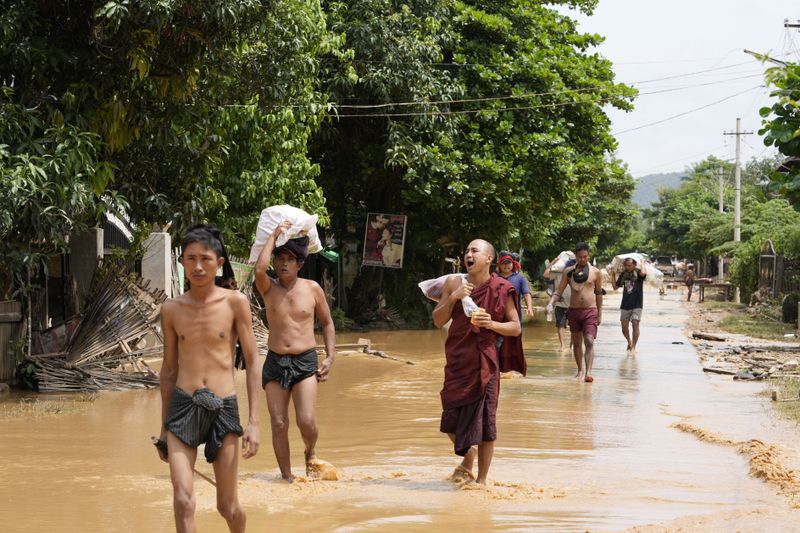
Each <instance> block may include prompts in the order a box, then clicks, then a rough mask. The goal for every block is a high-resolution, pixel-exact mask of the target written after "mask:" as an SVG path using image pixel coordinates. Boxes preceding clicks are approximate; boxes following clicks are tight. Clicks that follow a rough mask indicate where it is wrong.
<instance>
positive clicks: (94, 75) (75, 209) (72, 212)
mask: <svg viewBox="0 0 800 533" xmlns="http://www.w3.org/2000/svg"><path fill="white" fill-rule="evenodd" d="M336 42H337V40H336V39H335V38H333V36H332V35H331V34H330V33H328V32H327V31H326V29H325V17H324V13H323V12H322V9H321V7H320V5H319V4H318V3H315V2H305V1H299V0H294V1H285V2H266V1H260V0H225V1H214V2H211V1H199V2H191V3H189V2H163V1H157V0H143V1H139V2H130V1H127V0H119V1H113V0H112V1H108V2H105V3H102V4H98V3H96V2H90V1H80V0H78V1H73V2H67V3H64V2H39V1H33V0H25V1H20V2H14V3H11V4H10V5H9V6H8V8H7V9H3V10H2V12H0V65H2V67H0V69H2V70H0V85H2V93H0V99H1V100H0V104H2V110H1V111H0V145H1V148H0V158H3V171H2V172H3V177H4V178H5V177H6V176H10V177H12V178H13V180H6V179H3V181H2V187H3V189H2V191H1V192H0V202H3V203H2V205H0V211H2V212H3V213H4V215H3V219H2V224H3V225H2V226H0V235H1V236H2V237H3V238H2V239H0V240H1V241H3V243H4V246H5V249H4V250H3V252H4V254H8V253H11V249H12V248H13V249H15V250H22V249H26V248H30V247H31V243H33V246H34V247H36V246H38V245H44V243H48V246H47V247H45V248H42V251H47V249H51V248H52V246H49V244H50V243H53V244H56V245H57V244H59V243H62V244H63V234H64V233H66V234H68V233H69V231H70V230H71V229H72V228H73V227H75V228H77V227H79V226H81V225H85V224H93V223H95V222H96V221H97V220H98V218H99V216H100V214H102V212H103V211H104V210H105V209H107V208H109V207H115V208H117V209H122V210H125V211H126V212H127V214H128V216H129V217H130V218H131V220H132V221H133V222H134V223H140V224H144V225H150V224H153V223H156V224H159V225H165V224H167V223H172V227H173V232H179V231H180V230H181V229H182V228H183V227H185V226H186V225H188V224H190V223H192V222H196V221H201V220H204V221H208V222H211V223H214V224H217V225H219V226H220V227H222V228H224V229H225V230H226V233H227V235H228V236H229V241H230V242H231V244H232V248H233V251H234V252H239V253H242V252H243V251H244V250H245V249H246V248H247V247H248V246H249V243H250V240H251V237H252V235H253V233H254V228H255V221H256V219H257V216H258V213H259V211H260V210H261V209H262V208H264V207H266V206H268V205H271V204H275V203H282V202H291V203H293V204H295V205H298V206H300V207H303V208H305V209H307V210H309V211H312V212H316V213H318V214H320V215H321V217H322V220H323V222H325V221H327V212H326V211H325V208H324V197H323V193H322V190H321V189H320V188H319V187H318V186H317V185H316V183H315V182H314V178H315V176H316V175H317V174H318V172H319V168H318V166H317V165H316V164H314V163H313V162H312V161H311V160H309V158H308V157H307V154H306V152H307V149H306V144H307V139H308V137H309V136H310V134H311V133H312V131H313V130H314V129H315V128H316V127H317V125H318V123H319V121H320V119H321V117H322V116H323V114H324V110H325V97H324V95H322V94H321V93H320V92H319V91H317V90H316V87H317V78H316V76H317V60H318V59H317V58H318V57H319V56H320V55H322V54H325V53H333V51H334V50H335V48H336ZM37 199H38V200H37ZM22 204H25V206H26V207H27V208H28V209H25V208H22V207H21V205H22ZM112 204H113V205H112ZM46 205H50V206H51V207H52V209H50V210H44V209H43V207H44V206H46ZM30 212H33V213H35V216H37V217H39V222H41V224H38V225H37V224H33V225H32V224H31V220H32V219H31V215H30V214H29V213H30ZM53 217H60V220H56V218H53ZM56 222H58V223H56ZM31 231H32V232H33V233H31ZM56 234H59V235H62V238H60V239H59V238H57V237H58V235H56Z"/></svg>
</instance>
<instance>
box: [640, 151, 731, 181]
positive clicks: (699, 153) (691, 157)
mask: <svg viewBox="0 0 800 533" xmlns="http://www.w3.org/2000/svg"><path fill="white" fill-rule="evenodd" d="M726 147H727V144H720V145H719V146H715V147H714V148H709V149H706V150H703V151H702V152H698V153H696V154H693V155H687V156H685V157H681V158H680V159H675V160H673V161H669V162H667V163H661V164H660V165H655V166H652V167H648V168H646V169H644V170H639V171H637V172H636V174H645V173H650V172H651V171H653V170H656V169H659V168H661V167H666V166H669V165H674V164H675V163H680V162H681V161H686V160H687V159H694V158H695V157H700V156H701V155H714V152H716V151H717V150H719V149H720V148H726ZM638 177H641V176H638Z"/></svg>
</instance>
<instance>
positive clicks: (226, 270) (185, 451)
mask: <svg viewBox="0 0 800 533" xmlns="http://www.w3.org/2000/svg"><path fill="white" fill-rule="evenodd" d="M182 249H183V254H182V255H181V258H180V261H181V264H182V265H183V268H184V269H185V271H186V276H187V278H188V280H189V282H190V283H191V289H189V290H188V291H187V292H185V293H184V294H182V295H180V296H178V297H177V298H172V299H170V300H167V301H166V302H164V304H163V305H162V306H161V328H162V331H163V333H164V362H163V364H162V366H161V398H162V421H163V425H162V429H161V437H160V438H159V440H158V442H157V443H156V446H157V448H158V453H159V455H160V456H161V459H162V460H164V461H168V462H169V472H170V477H171V479H172V486H173V506H174V513H175V528H176V529H177V530H178V531H181V532H183V531H195V530H196V529H195V523H194V510H195V496H194V484H193V482H194V472H193V469H194V464H195V461H196V460H197V447H198V446H199V445H200V444H201V443H205V457H206V460H207V461H208V462H209V463H213V465H214V477H215V478H216V483H217V510H219V512H220V514H221V515H222V516H223V517H224V518H225V520H226V521H227V522H228V527H229V528H230V530H231V531H244V530H245V513H244V511H243V510H242V507H241V505H240V504H239V499H238V496H237V491H236V489H237V466H238V457H237V453H236V447H237V446H236V444H237V442H238V440H239V436H240V435H242V434H243V433H244V439H243V440H242V448H243V457H244V458H245V459H247V458H249V457H252V456H254V455H255V454H256V452H257V451H258V444H259V435H258V396H259V394H260V393H259V391H258V372H257V371H256V370H255V368H256V361H257V357H256V340H255V336H254V335H253V325H252V324H253V323H252V320H251V315H250V303H249V302H248V301H247V297H246V296H245V295H244V294H242V293H241V292H239V291H235V290H229V289H223V288H222V287H218V286H216V285H215V283H214V281H215V275H216V273H217V268H218V267H220V266H222V267H223V278H224V279H232V278H233V269H232V268H231V266H230V265H229V264H228V263H227V261H226V257H227V255H226V254H225V248H224V246H223V244H222V239H221V237H220V235H219V231H217V230H216V229H214V228H212V227H210V226H205V225H201V226H194V227H192V228H190V229H189V230H188V231H187V233H186V235H185V236H184V238H183V247H182ZM237 337H238V339H239V343H240V345H241V347H242V351H243V353H244V358H245V362H246V364H247V400H248V402H247V403H248V411H249V413H248V414H249V424H248V426H247V430H246V431H244V432H243V431H242V426H241V425H240V424H239V408H238V404H237V401H236V388H235V387H234V381H233V362H234V353H235V350H234V346H235V342H236V339H237Z"/></svg>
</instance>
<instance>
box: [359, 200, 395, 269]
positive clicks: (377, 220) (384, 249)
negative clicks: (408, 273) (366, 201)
mask: <svg viewBox="0 0 800 533" xmlns="http://www.w3.org/2000/svg"><path fill="white" fill-rule="evenodd" d="M405 239H406V216H405V215H389V214H386V213H367V229H366V231H365V232H364V256H363V258H362V261H361V264H362V265H364V266H379V267H386V268H403V246H404V244H405V242H404V241H405Z"/></svg>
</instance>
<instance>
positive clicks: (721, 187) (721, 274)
mask: <svg viewBox="0 0 800 533" xmlns="http://www.w3.org/2000/svg"><path fill="white" fill-rule="evenodd" d="M724 172H725V171H724V170H723V169H722V167H719V168H717V178H718V179H719V212H720V213H724V212H725V210H724V209H723V206H722V199H723V196H722V195H723V192H724V190H725V181H724V179H723V173H724ZM724 273H725V262H724V260H723V258H722V256H721V255H720V256H719V266H718V268H717V274H718V275H719V282H720V283H722V282H723V281H725V275H724Z"/></svg>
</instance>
